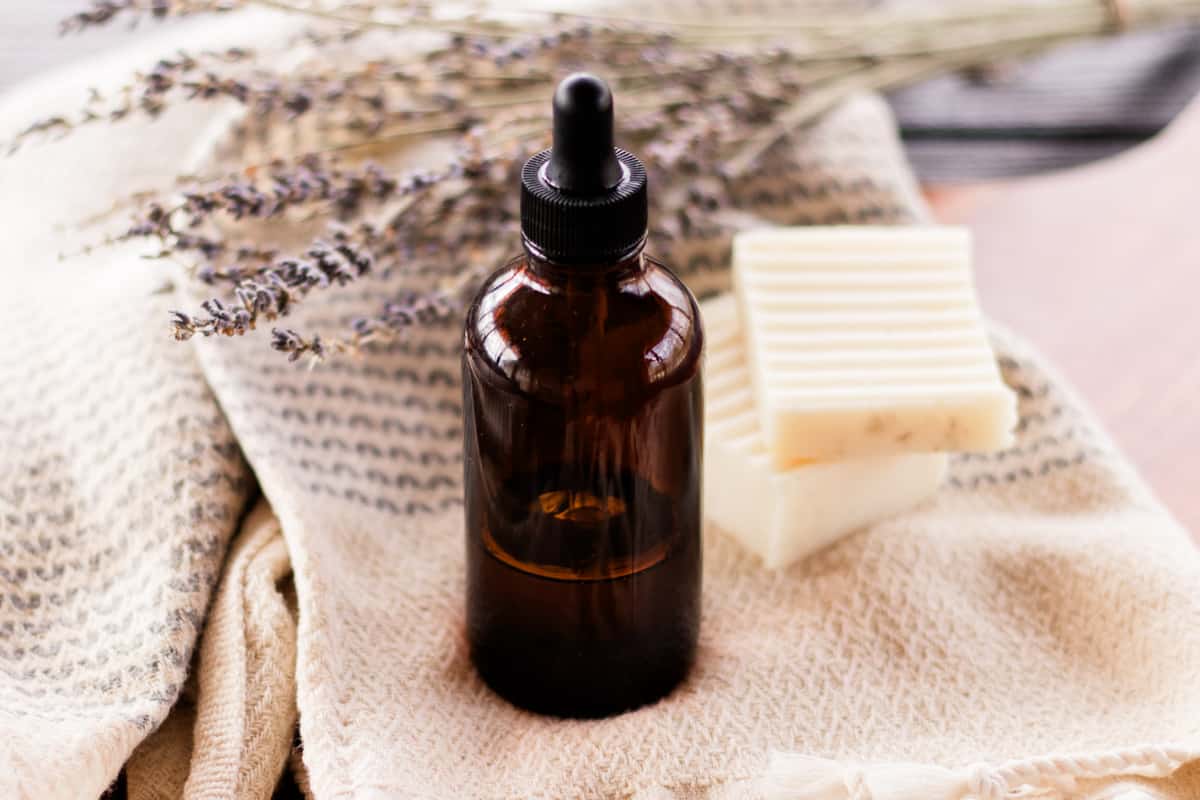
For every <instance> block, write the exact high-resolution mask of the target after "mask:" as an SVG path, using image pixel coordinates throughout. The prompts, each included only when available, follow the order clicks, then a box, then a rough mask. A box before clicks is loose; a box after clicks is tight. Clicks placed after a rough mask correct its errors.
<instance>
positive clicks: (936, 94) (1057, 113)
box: [0, 0, 1200, 183]
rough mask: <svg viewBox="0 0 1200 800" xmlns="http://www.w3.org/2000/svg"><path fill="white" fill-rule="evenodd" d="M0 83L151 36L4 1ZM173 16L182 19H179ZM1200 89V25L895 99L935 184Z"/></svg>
mask: <svg viewBox="0 0 1200 800" xmlns="http://www.w3.org/2000/svg"><path fill="white" fill-rule="evenodd" d="M2 5H3V9H2V10H0V91H2V90H3V89H4V88H5V87H7V86H11V85H12V84H14V83H16V82H17V81H19V80H20V79H21V78H23V77H27V76H30V75H33V74H35V73H37V72H39V71H41V70H45V69H47V68H50V67H53V66H55V65H56V64H60V63H63V62H66V61H70V60H73V59H78V58H82V57H84V56H86V55H88V54H89V53H96V52H100V51H103V50H106V49H108V48H111V47H119V46H120V45H121V43H122V42H128V41H130V40H131V37H133V36H135V35H139V34H143V35H144V34H146V33H150V32H152V31H154V30H159V29H161V28H162V27H163V23H154V22H145V23H143V24H142V26H141V29H140V30H135V31H130V30H129V29H128V28H127V27H126V26H124V25H113V26H107V27H103V28H97V29H95V30H91V31H88V32H87V33H86V34H84V35H79V34H75V35H70V36H65V37H64V36H59V35H58V23H59V21H60V20H62V19H63V18H65V17H66V16H67V15H68V14H70V13H72V12H75V11H79V10H81V9H82V8H84V7H85V6H86V5H87V2H86V0H4V2H3V4H2ZM174 24H178V23H174ZM1197 94H1200V30H1197V29H1194V28H1187V27H1184V28H1176V29H1171V30H1164V31H1150V32H1145V33H1136V34H1131V35H1127V36H1122V37H1120V38H1117V39H1113V40H1109V41H1104V42H1098V43H1088V44H1082V45H1075V46H1068V47H1065V48H1063V49H1061V50H1058V51H1056V52H1054V53H1052V54H1050V55H1047V56H1044V57H1041V58H1037V59H1034V60H1032V61H1030V62H1027V63H1023V64H1019V65H1018V64H1009V65H1002V66H1000V67H998V68H996V69H995V70H991V71H987V72H982V73H972V74H969V75H955V76H948V77H943V78H937V79H934V80H930V81H926V82H924V83H921V84H920V85H917V86H914V87H911V88H909V89H905V90H903V91H899V92H896V93H895V94H894V95H893V96H892V98H891V99H892V102H893V106H894V107H895V109H896V113H897V117H898V119H899V122H900V126H901V129H902V131H903V135H904V138H905V142H906V145H907V147H908V152H909V156H910V158H911V159H912V162H913V165H914V168H915V169H916V171H917V174H918V175H919V176H920V177H921V179H922V180H923V181H926V182H932V183H945V182H949V183H962V182H970V181H978V180H982V179H989V178H1000V177H1008V176H1013V175H1027V174H1035V173H1039V172H1046V171H1048V170H1052V169H1058V168H1062V167H1066V166H1072V165H1075V164H1079V163H1083V162H1087V161H1092V160H1095V159H1098V158H1103V157H1106V156H1110V155H1113V154H1114V153H1117V152H1119V151H1121V150H1123V149H1125V148H1127V147H1129V146H1131V145H1134V144H1137V143H1138V142H1141V141H1144V140H1146V139H1148V138H1149V137H1151V136H1153V135H1154V134H1155V133H1157V132H1158V131H1159V130H1161V129H1162V128H1163V127H1164V126H1165V125H1166V124H1167V123H1168V122H1169V121H1170V120H1171V119H1173V118H1174V117H1175V116H1176V115H1177V114H1178V113H1179V112H1180V111H1181V110H1182V109H1183V108H1184V106H1186V105H1187V104H1188V102H1189V101H1190V100H1191V99H1192V98H1193V97H1194V96H1196V95H1197Z"/></svg>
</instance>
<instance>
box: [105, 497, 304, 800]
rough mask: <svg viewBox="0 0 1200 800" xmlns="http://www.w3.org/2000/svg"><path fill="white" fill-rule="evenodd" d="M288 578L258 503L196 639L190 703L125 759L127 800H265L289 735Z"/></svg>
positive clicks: (271, 524) (275, 527) (280, 546)
mask: <svg viewBox="0 0 1200 800" xmlns="http://www.w3.org/2000/svg"><path fill="white" fill-rule="evenodd" d="M290 573H291V563H290V561H289V560H288V555H287V548H286V547H285V545H284V543H283V536H282V534H281V531H280V528H279V523H278V521H277V520H276V519H275V515H274V514H273V513H272V512H271V509H270V506H268V505H267V504H266V503H265V502H260V503H259V505H258V506H257V507H256V508H255V510H254V511H253V513H251V514H250V516H249V518H248V519H247V520H246V522H245V523H244V525H243V527H242V531H241V532H240V533H239V534H238V537H237V539H236V540H235V542H234V544H233V546H232V547H231V548H230V552H229V556H228V560H227V562H226V566H225V574H224V575H223V576H222V578H221V584H220V586H219V587H218V590H217V596H216V600H215V601H214V602H213V606H212V609H211V610H210V612H209V616H208V620H207V622H206V624H205V627H204V636H203V638H202V639H201V642H200V656H199V659H198V661H197V663H196V665H195V666H196V667H197V673H196V674H197V680H198V690H197V692H196V694H197V696H198V700H197V701H193V700H192V699H191V698H189V697H186V696H185V697H184V698H182V699H181V700H180V702H179V703H178V704H177V705H176V707H175V708H174V709H173V710H172V712H171V715H170V716H169V717H168V719H167V722H166V724H164V725H163V727H162V728H160V729H159V730H158V731H156V732H155V733H154V734H153V735H152V736H151V737H150V738H149V739H148V740H146V742H144V743H143V744H142V746H141V747H139V748H138V750H137V751H135V752H134V755H133V758H132V759H131V760H130V762H129V766H128V771H127V781H126V782H127V785H128V788H129V798H130V800H158V799H159V798H162V800H167V798H178V797H183V798H187V800H223V799H224V798H231V797H233V798H247V800H249V799H251V798H253V799H254V800H267V798H269V797H271V795H272V793H273V792H274V790H275V786H276V784H277V783H278V782H279V776H280V774H281V773H282V771H283V768H284V765H285V764H286V762H287V759H288V756H289V755H290V754H291V749H292V738H293V735H294V733H295V729H296V672H295V669H296V621H295V618H294V617H293V615H292V611H291V610H290V609H289V608H288V598H287V597H286V594H285V592H284V591H283V589H282V588H281V586H280V584H281V582H283V581H285V580H286V579H287V578H288V576H289V575H290Z"/></svg>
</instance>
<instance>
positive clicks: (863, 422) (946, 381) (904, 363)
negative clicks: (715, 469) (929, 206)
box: [733, 226, 1017, 467]
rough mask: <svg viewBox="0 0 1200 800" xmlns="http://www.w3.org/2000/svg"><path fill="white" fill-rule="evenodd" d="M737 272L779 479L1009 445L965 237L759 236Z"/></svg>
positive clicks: (955, 231)
mask: <svg viewBox="0 0 1200 800" xmlns="http://www.w3.org/2000/svg"><path fill="white" fill-rule="evenodd" d="M733 263H734V287H735V291H736V293H737V296H738V303H739V308H740V310H741V318H742V321H743V325H744V328H745V336H746V343H747V355H748V358H749V361H750V367H751V376H752V385H753V387H754V395H755V401H756V405H757V408H758V414H759V420H760V422H761V425H762V432H763V438H764V440H765V443H766V448H767V451H768V453H769V456H770V459H771V463H773V464H774V465H775V466H777V467H786V466H788V465H790V464H795V463H799V462H802V461H806V460H822V461H828V460H837V459H844V458H851V457H858V456H865V455H882V454H886V453H905V452H933V451H956V450H964V451H986V450H995V449H997V448H1002V447H1006V446H1008V445H1009V444H1011V442H1012V429H1013V427H1014V425H1015V424H1016V420H1017V413H1016V400H1015V398H1014V396H1013V394H1012V392H1011V391H1010V390H1009V389H1008V388H1007V387H1006V386H1005V385H1004V382H1003V380H1002V379H1001V377H1000V371H999V368H998V367H997V365H996V360H995V357H994V355H993V353H992V350H991V347H990V345H989V344H988V339H987V334H986V331H985V330H984V323H983V317H982V314H981V313H980V310H979V304H978V301H977V300H976V296H975V287H974V281H973V278H972V273H971V261H970V238H969V234H968V232H967V231H966V230H965V229H962V228H953V227H933V226H931V227H904V228H901V227H895V228H890V227H884V226H879V227H853V226H846V227H825V228H822V227H805V228H773V229H762V230H758V231H752V232H748V233H745V234H740V235H739V236H738V237H737V238H736V239H735V240H734V246H733Z"/></svg>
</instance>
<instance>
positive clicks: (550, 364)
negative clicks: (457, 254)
mask: <svg viewBox="0 0 1200 800" xmlns="http://www.w3.org/2000/svg"><path fill="white" fill-rule="evenodd" d="M703 336H704V335H703V329H702V325H701V321H700V312H699V307H698V305H697V303H696V299H695V297H694V296H693V295H692V293H691V291H690V290H689V289H688V288H687V286H685V285H684V284H683V282H682V281H680V280H679V278H678V277H676V275H675V274H674V273H673V272H672V271H671V270H670V269H669V268H668V267H667V266H666V265H665V264H663V263H661V262H659V261H657V260H655V259H652V258H649V257H642V258H640V259H639V260H638V262H637V263H636V264H635V265H634V266H633V267H632V268H629V269H614V270H611V271H608V272H605V273H603V274H600V275H572V274H569V273H561V274H548V273H547V272H546V271H545V270H541V269H537V268H535V266H534V265H532V264H531V263H530V262H529V261H528V259H525V258H517V259H514V260H512V261H510V262H508V263H507V264H505V265H504V266H503V267H501V268H500V269H499V270H497V271H496V272H494V273H493V274H492V275H491V276H489V277H488V278H487V279H486V280H485V281H484V283H483V285H482V286H481V287H480V289H479V292H478V293H477V295H476V297H475V300H474V302H473V303H472V304H471V307H470V309H469V311H468V313H467V319H466V330H465V334H464V349H465V363H466V364H467V366H468V368H471V369H473V370H474V371H475V372H476V373H478V377H479V378H482V379H485V380H490V382H492V383H494V384H497V385H499V386H501V387H503V388H506V389H508V390H510V391H514V392H520V393H529V394H537V395H542V394H545V395H547V396H568V395H570V396H576V397H584V396H607V395H611V394H613V393H621V392H623V393H625V394H627V395H636V394H639V393H644V392H646V391H654V390H657V389H659V388H662V387H665V386H667V385H672V384H675V383H679V382H682V381H685V380H688V379H690V378H691V377H693V376H694V375H696V374H698V372H699V368H700V359H701V352H702V349H703V342H704V338H703Z"/></svg>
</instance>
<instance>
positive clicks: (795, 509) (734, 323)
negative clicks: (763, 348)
mask: <svg viewBox="0 0 1200 800" xmlns="http://www.w3.org/2000/svg"><path fill="white" fill-rule="evenodd" d="M701 312H702V314H703V315H704V330H705V339H706V345H705V346H706V356H705V365H704V369H705V375H704V392H705V397H704V413H705V419H704V429H705V437H706V438H705V453H704V513H705V515H706V516H707V517H708V518H709V519H710V520H712V521H713V522H715V523H716V524H717V525H718V526H720V527H721V528H722V529H723V530H725V531H727V532H729V533H731V534H733V536H734V537H736V538H737V539H738V540H739V541H740V542H741V543H742V545H743V546H745V547H746V548H747V549H749V550H750V551H751V552H754V553H757V554H758V555H759V556H760V557H761V558H762V560H763V563H765V564H766V565H767V566H768V567H771V568H772V569H775V568H780V567H785V566H787V565H788V564H790V563H792V562H793V561H796V560H797V559H800V558H803V557H804V556H806V555H808V554H810V553H812V552H814V551H816V550H818V549H820V548H822V547H824V546H825V545H827V544H829V543H830V542H832V541H833V540H835V539H837V538H839V537H840V536H843V535H845V534H847V533H849V532H851V531H853V530H857V529H858V528H861V527H863V526H865V525H870V524H871V523H874V522H878V521H879V520H881V519H884V518H886V517H890V516H892V515H893V514H897V513H899V512H901V511H905V510H907V509H908V508H911V507H912V506H914V505H916V504H917V503H919V502H921V501H922V500H924V499H925V498H927V497H929V496H930V495H932V494H933V493H934V492H935V491H937V488H938V486H939V485H940V484H941V482H942V477H943V475H944V474H945V472H946V461H947V458H946V455H945V454H944V453H900V454H892V455H886V456H876V457H867V458H854V459H844V460H841V461H824V462H812V463H808V464H802V465H798V466H794V467H792V468H791V469H778V468H777V467H775V466H773V465H772V464H771V459H770V456H769V454H768V450H767V439H766V437H765V436H764V435H763V430H762V427H761V426H760V425H759V422H758V412H757V410H756V409H755V407H754V397H753V395H752V393H751V390H750V370H749V368H748V366H747V364H746V355H747V354H746V346H745V343H744V340H743V337H742V329H741V325H740V324H739V320H738V309H737V305H736V303H735V301H734V298H733V297H732V296H730V295H726V296H724V297H720V298H717V299H715V300H710V301H708V302H706V303H704V304H703V305H702V306H701Z"/></svg>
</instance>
